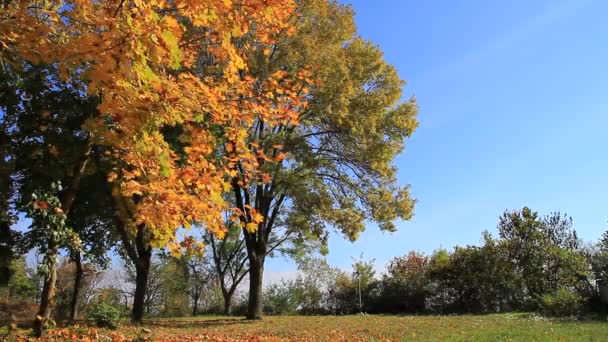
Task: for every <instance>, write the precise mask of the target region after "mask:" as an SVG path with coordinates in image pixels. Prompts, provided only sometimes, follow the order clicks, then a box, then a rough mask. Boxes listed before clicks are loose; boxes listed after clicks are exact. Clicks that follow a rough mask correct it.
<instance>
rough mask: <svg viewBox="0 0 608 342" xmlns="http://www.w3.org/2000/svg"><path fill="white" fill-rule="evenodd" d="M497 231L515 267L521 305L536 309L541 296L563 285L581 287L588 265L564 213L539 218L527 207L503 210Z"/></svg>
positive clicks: (515, 279) (572, 287) (515, 280)
mask: <svg viewBox="0 0 608 342" xmlns="http://www.w3.org/2000/svg"><path fill="white" fill-rule="evenodd" d="M498 231H499V234H500V238H501V239H502V240H503V242H502V243H503V244H504V248H506V257H507V260H508V261H509V262H511V263H512V265H513V268H514V274H515V277H514V283H515V287H516V289H517V290H516V291H517V292H518V293H520V294H521V303H519V305H522V306H523V308H529V309H535V308H537V307H538V303H539V300H540V297H541V296H542V295H544V294H547V293H551V292H555V291H557V290H559V289H560V288H562V287H565V288H569V289H573V290H574V289H576V288H578V287H580V286H581V285H580V283H581V280H582V279H584V278H585V277H586V273H587V265H586V261H585V257H584V255H583V254H582V253H581V251H580V248H579V246H580V243H579V241H578V238H577V237H576V232H575V231H574V229H573V228H572V220H571V219H570V218H568V217H567V216H566V215H561V214H560V213H552V214H550V215H548V216H546V217H543V218H540V217H539V215H538V213H537V212H534V211H532V210H531V209H529V208H527V207H524V208H523V209H521V210H518V211H506V212H505V213H503V215H502V216H501V218H500V221H499V223H498Z"/></svg>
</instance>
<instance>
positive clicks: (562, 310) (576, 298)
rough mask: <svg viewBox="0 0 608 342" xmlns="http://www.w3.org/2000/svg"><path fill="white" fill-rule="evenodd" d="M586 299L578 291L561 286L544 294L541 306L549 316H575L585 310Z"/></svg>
mask: <svg viewBox="0 0 608 342" xmlns="http://www.w3.org/2000/svg"><path fill="white" fill-rule="evenodd" d="M584 301H585V300H584V298H582V297H581V295H579V294H578V293H576V292H573V291H571V290H568V289H565V288H561V289H559V290H557V291H555V292H552V293H547V294H544V295H543V296H542V297H541V300H540V305H541V307H540V308H541V310H542V312H543V313H544V314H545V315H547V316H558V317H559V316H574V315H578V314H580V313H581V312H582V311H583V305H584Z"/></svg>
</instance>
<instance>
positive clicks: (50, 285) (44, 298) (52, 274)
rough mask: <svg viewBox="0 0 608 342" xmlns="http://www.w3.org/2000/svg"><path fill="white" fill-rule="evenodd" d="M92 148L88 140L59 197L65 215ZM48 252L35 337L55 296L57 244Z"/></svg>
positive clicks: (50, 246) (46, 317)
mask: <svg viewBox="0 0 608 342" xmlns="http://www.w3.org/2000/svg"><path fill="white" fill-rule="evenodd" d="M92 149H93V145H92V143H90V142H89V143H88V144H87V147H86V149H85V151H84V153H83V154H82V156H81V158H80V161H79V162H78V164H77V165H76V166H75V167H74V177H73V178H72V182H71V184H70V187H69V188H67V189H66V191H65V192H64V193H63V196H62V198H61V209H62V210H63V212H64V214H65V215H66V216H67V215H68V213H69V212H70V209H72V204H73V203H74V200H75V199H76V194H78V189H79V188H80V180H81V179H82V175H83V174H84V171H85V169H86V167H87V163H88V162H89V156H90V155H91V151H92ZM49 253H50V254H49V255H48V257H49V260H50V261H49V274H48V275H47V277H46V279H45V281H44V286H43V287H42V295H41V297H40V307H39V309H38V314H37V315H36V317H35V318H34V335H35V336H37V337H40V336H42V330H43V328H44V325H45V323H46V321H48V320H49V318H50V317H51V309H52V305H53V300H54V297H55V283H56V282H57V255H58V254H57V253H58V246H57V244H56V243H54V242H51V243H50V244H49Z"/></svg>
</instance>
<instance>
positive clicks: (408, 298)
mask: <svg viewBox="0 0 608 342" xmlns="http://www.w3.org/2000/svg"><path fill="white" fill-rule="evenodd" d="M429 261H430V259H429V257H428V256H426V255H424V254H422V253H418V252H413V251H412V252H409V253H408V254H407V255H405V256H403V257H396V258H393V259H392V260H391V261H390V262H389V264H388V267H387V273H386V274H385V275H384V276H383V277H382V298H381V299H380V301H381V303H380V305H383V306H384V305H386V307H384V308H382V311H383V312H413V313H420V312H424V311H425V310H426V302H427V297H428V296H429V295H430V293H429V292H430V291H429V290H430V289H429V287H430V277H429V276H428V272H429Z"/></svg>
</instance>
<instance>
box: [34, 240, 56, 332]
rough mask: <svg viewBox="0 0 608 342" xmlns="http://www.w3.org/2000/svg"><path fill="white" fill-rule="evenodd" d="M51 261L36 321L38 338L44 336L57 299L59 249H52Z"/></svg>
mask: <svg viewBox="0 0 608 342" xmlns="http://www.w3.org/2000/svg"><path fill="white" fill-rule="evenodd" d="M49 260H50V261H49V265H48V266H49V270H48V274H47V276H46V278H45V280H44V286H43V287H42V294H41V297H40V307H39V308H38V314H37V315H36V318H35V319H34V327H33V329H34V336H36V337H40V336H42V332H43V330H44V327H45V325H46V323H47V321H48V320H49V319H50V317H51V310H52V304H53V299H54V297H55V284H56V283H57V247H55V246H52V247H51V252H50V258H49Z"/></svg>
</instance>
